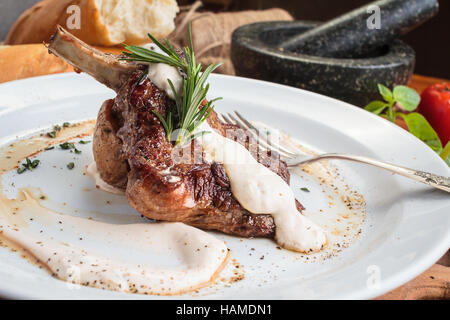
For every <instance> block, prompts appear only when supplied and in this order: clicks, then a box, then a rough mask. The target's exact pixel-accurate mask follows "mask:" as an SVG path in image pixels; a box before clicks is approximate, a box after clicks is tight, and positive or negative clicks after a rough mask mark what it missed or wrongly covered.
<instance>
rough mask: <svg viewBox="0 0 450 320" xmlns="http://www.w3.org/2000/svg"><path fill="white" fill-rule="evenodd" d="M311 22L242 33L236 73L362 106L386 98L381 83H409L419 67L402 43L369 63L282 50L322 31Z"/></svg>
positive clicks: (237, 37) (264, 25)
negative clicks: (284, 44) (287, 43)
mask: <svg viewBox="0 0 450 320" xmlns="http://www.w3.org/2000/svg"><path fill="white" fill-rule="evenodd" d="M318 25H319V23H317V22H309V21H279V22H278V21H276V22H261V23H254V24H249V25H245V26H242V27H240V28H238V29H236V30H235V31H234V32H233V35H232V41H231V60H232V62H233V64H234V67H235V69H236V74H237V75H238V76H242V77H248V78H255V79H261V80H267V81H271V82H277V83H281V84H286V85H290V86H293V87H297V88H301V89H305V90H310V91H313V92H317V93H320V94H323V95H327V96H330V97H333V98H337V99H339V100H343V101H346V102H349V103H351V104H354V105H357V106H361V107H362V106H365V105H366V104H367V103H368V102H370V101H372V100H375V99H378V98H380V96H379V94H378V88H377V84H378V83H382V84H384V85H386V86H387V87H390V88H391V87H393V86H394V85H400V84H407V83H408V82H409V80H410V79H411V75H412V73H413V70H414V64H415V52H414V50H413V49H412V48H411V47H409V46H408V45H406V44H405V43H404V42H402V41H400V40H394V41H393V42H392V43H391V44H390V45H388V46H384V47H382V48H379V49H378V50H377V51H376V52H373V53H372V54H370V55H368V56H367V57H365V58H357V59H354V58H353V59H352V58H348V59H341V58H339V59H336V58H327V57H317V56H311V55H304V54H301V53H295V52H286V51H282V50H280V49H279V47H278V45H279V44H280V43H282V42H283V41H285V40H286V39H289V38H291V37H292V36H293V35H296V34H299V33H302V32H305V31H306V30H309V29H311V28H313V27H316V26H318Z"/></svg>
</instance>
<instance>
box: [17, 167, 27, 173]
mask: <svg viewBox="0 0 450 320" xmlns="http://www.w3.org/2000/svg"><path fill="white" fill-rule="evenodd" d="M26 170H27V168H25V167H19V168H17V173H18V174H22V173H24V172H25V171H26Z"/></svg>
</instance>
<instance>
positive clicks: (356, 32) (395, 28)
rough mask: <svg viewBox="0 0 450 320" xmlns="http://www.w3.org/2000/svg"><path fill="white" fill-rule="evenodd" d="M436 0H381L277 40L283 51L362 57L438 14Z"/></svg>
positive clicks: (340, 56)
mask: <svg viewBox="0 0 450 320" xmlns="http://www.w3.org/2000/svg"><path fill="white" fill-rule="evenodd" d="M438 10H439V4H438V1H437V0H380V1H375V2H373V3H371V4H366V5H365V6H363V7H361V8H358V9H356V10H353V11H351V12H349V13H346V14H344V15H342V16H340V17H337V18H335V19H333V20H331V21H329V22H326V23H324V24H321V25H320V26H318V27H316V28H313V29H310V30H308V31H306V32H304V33H301V34H299V35H295V36H293V37H291V38H289V39H287V40H285V41H283V42H282V43H280V44H279V46H278V47H279V48H280V49H281V50H283V51H290V52H297V53H301V54H306V55H312V56H318V57H330V58H361V57H366V56H367V55H370V54H371V53H372V52H374V51H375V50H376V49H377V48H379V47H381V46H383V45H386V44H389V43H391V42H392V41H393V40H394V39H396V38H398V37H399V36H401V35H403V34H405V33H407V32H409V31H410V30H412V29H414V28H415V27H417V26H419V25H421V24H422V23H423V22H425V21H427V20H428V19H430V18H431V17H433V16H434V15H436V14H437V12H438Z"/></svg>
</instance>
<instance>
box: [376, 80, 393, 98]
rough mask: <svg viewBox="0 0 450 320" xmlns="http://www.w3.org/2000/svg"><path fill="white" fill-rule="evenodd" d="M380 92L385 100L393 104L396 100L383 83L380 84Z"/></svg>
mask: <svg viewBox="0 0 450 320" xmlns="http://www.w3.org/2000/svg"><path fill="white" fill-rule="evenodd" d="M378 91H379V92H380V94H381V96H382V97H383V99H384V100H386V101H387V102H389V103H391V102H393V101H394V98H393V96H392V91H391V90H389V89H388V88H387V87H385V86H384V85H382V84H381V83H379V84H378Z"/></svg>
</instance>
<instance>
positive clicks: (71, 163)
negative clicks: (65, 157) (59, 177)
mask: <svg viewBox="0 0 450 320" xmlns="http://www.w3.org/2000/svg"><path fill="white" fill-rule="evenodd" d="M74 167H75V163H73V162H70V163H68V164H67V168H68V169H69V170H72V169H73V168H74Z"/></svg>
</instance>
